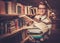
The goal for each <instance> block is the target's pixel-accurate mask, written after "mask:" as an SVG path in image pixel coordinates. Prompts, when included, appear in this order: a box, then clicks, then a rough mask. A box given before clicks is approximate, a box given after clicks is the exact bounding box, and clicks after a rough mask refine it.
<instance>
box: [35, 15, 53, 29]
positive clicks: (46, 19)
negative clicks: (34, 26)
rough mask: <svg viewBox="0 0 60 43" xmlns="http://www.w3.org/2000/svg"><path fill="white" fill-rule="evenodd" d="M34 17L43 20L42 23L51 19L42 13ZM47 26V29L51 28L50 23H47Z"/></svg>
mask: <svg viewBox="0 0 60 43" xmlns="http://www.w3.org/2000/svg"><path fill="white" fill-rule="evenodd" d="M35 18H36V19H38V20H39V19H40V18H41V21H42V22H44V23H49V22H51V20H50V19H48V18H47V16H46V15H44V16H41V15H37V16H35ZM47 26H48V28H49V29H51V27H52V24H48V25H47Z"/></svg>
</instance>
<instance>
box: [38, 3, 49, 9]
mask: <svg viewBox="0 0 60 43" xmlns="http://www.w3.org/2000/svg"><path fill="white" fill-rule="evenodd" d="M39 5H44V6H45V8H46V9H48V6H47V4H46V3H45V2H40V3H39ZM39 5H38V9H39Z"/></svg>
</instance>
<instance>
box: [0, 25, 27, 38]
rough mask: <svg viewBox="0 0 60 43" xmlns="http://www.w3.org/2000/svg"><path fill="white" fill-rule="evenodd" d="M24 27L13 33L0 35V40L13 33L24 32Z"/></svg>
mask: <svg viewBox="0 0 60 43" xmlns="http://www.w3.org/2000/svg"><path fill="white" fill-rule="evenodd" d="M25 27H26V26H23V27H21V28H20V29H17V30H15V31H13V32H11V33H7V34H3V35H0V39H3V38H5V37H8V36H11V35H13V34H15V33H17V32H20V31H22V30H26V29H24V28H25Z"/></svg>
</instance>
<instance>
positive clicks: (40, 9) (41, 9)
mask: <svg viewBox="0 0 60 43" xmlns="http://www.w3.org/2000/svg"><path fill="white" fill-rule="evenodd" d="M38 11H39V14H40V15H44V14H45V13H46V8H45V5H39V9H38Z"/></svg>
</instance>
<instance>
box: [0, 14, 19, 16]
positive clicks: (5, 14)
mask: <svg viewBox="0 0 60 43" xmlns="http://www.w3.org/2000/svg"><path fill="white" fill-rule="evenodd" d="M0 16H18V14H0Z"/></svg>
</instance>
